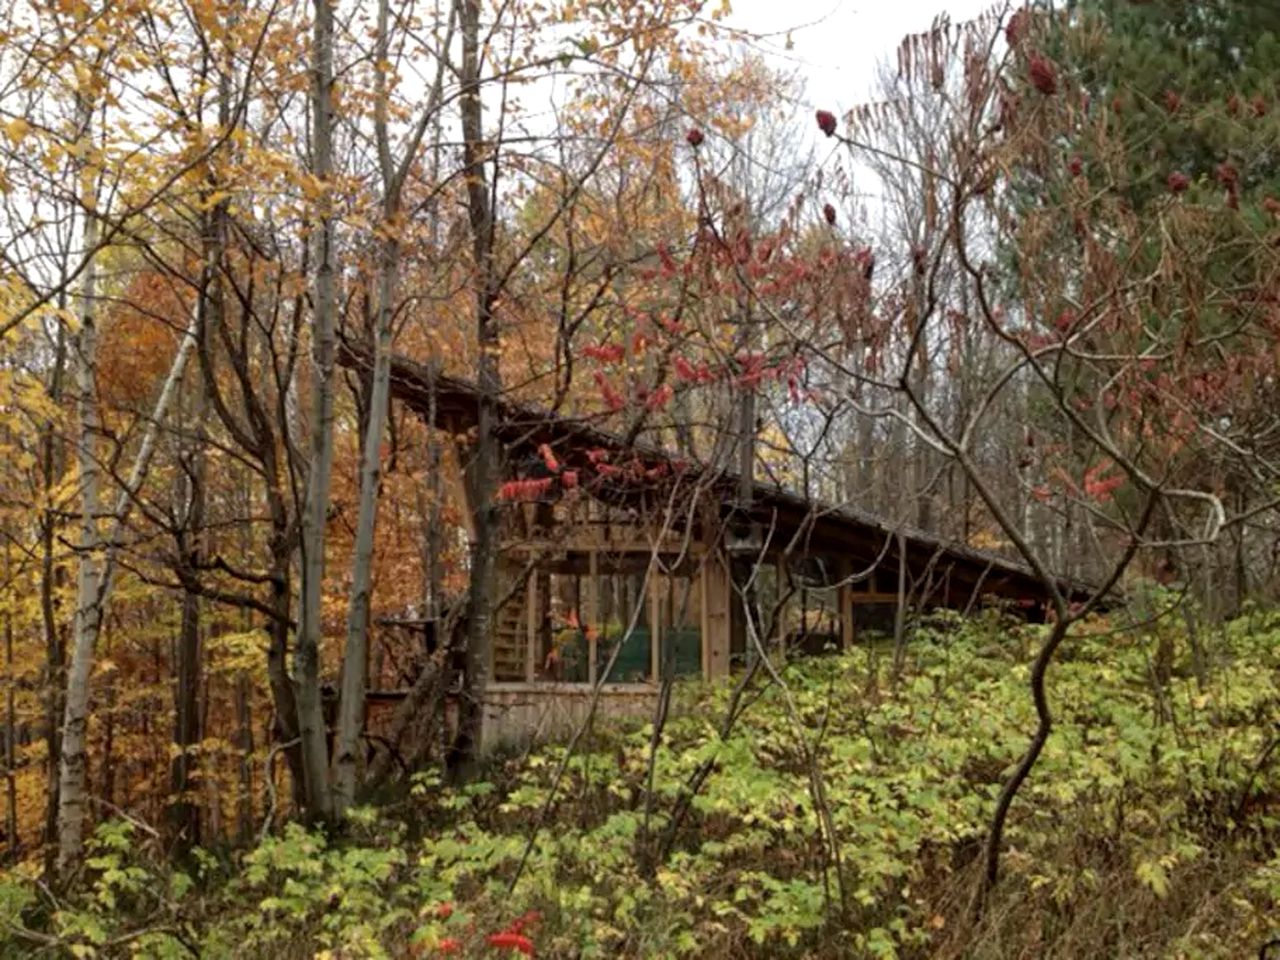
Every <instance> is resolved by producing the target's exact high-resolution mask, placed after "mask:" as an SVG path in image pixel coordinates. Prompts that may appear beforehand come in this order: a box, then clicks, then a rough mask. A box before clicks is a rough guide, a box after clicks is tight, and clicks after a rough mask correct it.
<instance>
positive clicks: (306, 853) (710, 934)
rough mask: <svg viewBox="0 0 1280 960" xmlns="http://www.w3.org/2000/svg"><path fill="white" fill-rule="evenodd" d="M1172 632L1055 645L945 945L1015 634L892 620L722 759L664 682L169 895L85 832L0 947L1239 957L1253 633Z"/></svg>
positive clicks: (158, 879) (781, 700) (1018, 645)
mask: <svg viewBox="0 0 1280 960" xmlns="http://www.w3.org/2000/svg"><path fill="white" fill-rule="evenodd" d="M1186 622H1187V621H1184V620H1183V619H1182V618H1181V617H1178V618H1177V619H1176V620H1175V619H1173V618H1169V617H1165V618H1158V619H1156V620H1155V621H1154V622H1152V623H1148V624H1146V625H1145V626H1140V627H1138V628H1135V629H1121V624H1120V623H1119V622H1118V621H1117V620H1112V621H1108V620H1105V619H1100V620H1096V621H1091V622H1089V623H1087V624H1085V625H1083V626H1082V627H1081V628H1080V629H1079V630H1078V631H1077V632H1076V633H1075V634H1074V635H1073V637H1072V638H1071V640H1070V641H1069V642H1068V644H1067V645H1066V647H1065V648H1064V651H1063V653H1062V655H1061V657H1060V660H1059V662H1058V663H1057V664H1056V665H1055V666H1054V668H1053V671H1052V673H1051V684H1050V691H1051V697H1052V703H1053V706H1054V709H1055V712H1056V716H1057V727H1056V729H1055V731H1054V734H1053V738H1052V740H1051V742H1050V745H1049V747H1048V748H1047V750H1046V751H1045V754H1044V756H1043V758H1042V759H1041V761H1040V763H1039V765H1038V766H1037V767H1036V770H1035V771H1034V773H1033V775H1032V778H1031V780H1030V781H1029V782H1028V784H1027V785H1026V786H1025V787H1024V789H1023V791H1022V793H1021V794H1020V795H1019V797H1018V799H1017V801H1016V803H1015V806H1014V813H1013V816H1012V819H1011V821H1010V825H1009V829H1008V833H1007V837H1006V848H1005V853H1004V857H1003V861H1002V863H1003V870H1004V872H1003V876H1002V879H1001V882H1000V884H999V886H998V887H997V888H996V890H995V892H994V894H993V895H992V896H991V898H990V899H989V900H988V902H987V905H986V909H985V911H984V914H983V916H982V918H981V920H980V921H978V922H976V923H975V921H974V919H973V911H972V909H971V908H972V892H973V890H974V888H975V886H976V882H977V877H978V873H979V870H980V866H979V862H978V861H979V859H980V857H979V853H980V849H981V841H982V839H983V837H984V834H985V831H986V827H987V822H988V819H989V817H990V814H991V809H992V806H993V803H994V797H995V794H996V791H997V790H998V787H999V784H1000V782H1001V780H1002V778H1003V777H1004V775H1005V774H1006V773H1007V771H1008V769H1009V768H1010V767H1011V765H1012V764H1013V762H1014V761H1015V760H1016V758H1017V756H1018V754H1019V752H1020V751H1021V750H1022V748H1023V747H1024V745H1025V742H1026V736H1027V731H1029V730H1030V729H1031V728H1032V726H1033V719H1034V718H1033V710H1032V706H1031V704H1030V701H1029V698H1028V695H1027V691H1026V677H1027V662H1028V660H1029V658H1030V656H1031V654H1032V652H1033V650H1034V648H1035V644H1036V641H1037V639H1038V636H1039V632H1040V631H1041V630H1042V629H1043V628H1039V627H1031V626H1019V625H1012V624H1009V623H1008V622H1002V621H1000V620H999V619H998V618H996V617H994V616H993V617H991V618H988V619H985V620H979V621H976V622H970V623H965V624H961V623H959V622H958V621H955V620H949V619H939V620H931V621H929V622H927V623H925V624H922V625H920V626H919V628H918V629H917V630H916V632H915V636H914V638H913V640H912V643H911V646H910V652H909V656H908V658H907V662H906V667H905V669H904V670H903V672H902V673H901V675H900V676H899V677H897V678H896V679H895V678H894V677H893V676H892V672H891V663H890V660H891V658H889V657H887V656H885V655H884V654H883V653H882V652H881V651H877V650H875V649H869V650H868V649H863V650H859V651H854V652H851V653H849V654H846V655H840V656H833V657H828V658H821V659H812V660H808V661H804V662H798V663H794V664H791V665H790V666H788V668H787V669H786V670H785V671H784V672H783V674H782V676H783V679H784V681H785V687H784V686H780V685H779V684H777V683H767V682H764V680H763V679H761V680H760V681H758V682H757V681H753V683H752V684H751V686H750V687H749V688H748V689H747V690H746V691H745V692H744V693H743V695H742V698H741V701H740V702H741V703H742V704H743V705H744V706H745V709H744V710H743V712H742V715H741V717H740V718H739V719H738V721H737V723H736V724H735V725H734V727H733V730H732V732H731V733H730V734H729V735H728V736H727V737H722V736H721V735H720V731H721V724H722V719H723V715H724V712H725V710H726V709H727V706H728V704H729V703H730V700H731V698H732V696H733V692H734V691H733V688H731V687H688V688H683V689H680V690H679V691H678V692H677V701H678V702H677V705H676V708H675V709H674V710H673V712H672V716H671V719H670V720H669V721H668V722H667V724H666V726H665V729H664V730H663V731H662V734H661V736H660V737H657V738H655V736H654V732H653V728H652V725H644V724H638V725H632V726H622V727H609V728H607V729H601V730H598V731H596V732H595V733H593V735H592V736H591V737H590V738H588V739H585V740H584V741H583V742H582V743H580V744H579V746H578V749H577V751H576V752H575V753H574V754H573V755H572V756H569V757H567V759H566V747H565V746H564V745H549V746H545V747H541V748H539V749H537V750H534V751H532V752H527V753H519V754H512V755H510V756H507V757H505V758H503V759H500V760H495V761H494V763H493V766H492V768H491V770H490V771H489V776H488V778H487V779H486V780H484V781H483V782H479V783H472V784H469V785H467V786H465V787H461V788H455V787H452V786H448V785H445V784H444V783H442V782H440V779H439V777H438V776H436V775H435V774H432V773H422V774H419V775H417V776H416V777H415V778H414V779H413V782H412V786H411V789H410V790H409V791H408V794H407V795H405V796H401V797H395V798H384V802H383V803H381V804H380V805H378V806H369V807H365V808H362V809H360V810H359V811H357V813H356V814H355V816H353V817H352V819H351V821H350V824H349V828H348V830H347V832H346V834H345V835H344V836H342V837H340V838H330V837H326V836H325V835H323V834H322V833H320V832H318V831H308V830H307V829H305V828H304V827H302V826H300V825H297V824H290V825H289V826H287V827H286V828H285V829H284V830H283V832H282V833H280V834H279V835H273V836H268V837H266V838H265V839H263V840H262V842H261V843H260V844H258V845H257V846H256V847H255V848H253V849H251V850H247V851H198V852H197V854H196V856H195V857H194V858H193V859H192V861H191V862H190V863H189V864H188V866H187V867H186V869H184V870H181V871H178V870H174V869H173V868H171V867H161V866H159V864H161V863H162V862H163V858H162V857H160V856H159V855H158V854H159V853H160V852H159V851H156V850H154V849H152V846H151V844H150V838H149V837H148V835H147V833H146V830H145V827H143V826H142V825H138V824H131V823H129V822H127V821H117V822H113V823H110V824H107V825H106V826H104V827H102V828H100V829H99V831H98V833H97V836H96V838H95V840H94V851H93V857H92V858H91V860H90V862H89V867H90V871H89V875H88V877H87V879H86V883H85V885H84V886H83V887H81V888H79V889H77V890H76V891H74V892H71V893H59V894H55V893H53V892H51V891H49V890H47V889H45V888H43V887H41V886H40V885H39V883H38V882H36V881H35V880H33V879H32V878H31V877H30V876H29V875H28V874H26V873H25V872H24V871H23V870H17V871H14V872H12V873H10V874H8V875H7V876H6V877H5V878H4V880H3V882H2V883H0V922H2V923H3V924H4V927H5V930H6V931H7V933H6V936H7V937H8V946H7V947H5V948H0V953H3V955H5V956H29V955H32V954H33V953H40V952H43V953H45V954H47V955H68V954H72V955H78V956H146V957H183V956H191V955H199V956H204V957H244V956H262V957H292V956H297V957H304V956H324V957H330V958H338V957H343V958H347V957H400V956H408V955H415V956H425V957H431V956H446V955H450V954H452V955H457V956H477V957H484V956H494V957H496V956H503V955H509V956H520V955H537V956H546V957H618V956H624V957H667V956H671V957H678V956H695V957H704V956H717V957H837V956H840V957H847V956H852V957H909V958H910V957H979V958H982V957H993V958H994V957H1001V958H1003V957H1086V956H1089V957H1095V956H1096V957H1101V956H1107V957H1188V958H1191V957H1196V958H1199V957H1204V958H1216V957H1222V958H1239V957H1248V956H1256V955H1257V953H1258V949H1259V947H1260V945H1261V944H1262V943H1263V942H1265V941H1266V940H1267V939H1268V938H1269V937H1274V936H1277V935H1280V930H1278V929H1277V927H1278V926H1280V911H1278V904H1280V848H1278V846H1277V839H1278V838H1280V772H1278V769H1280V757H1277V756H1276V754H1277V752H1280V751H1277V749H1276V737H1277V726H1278V721H1280V614H1276V613H1266V612H1261V611H1255V612H1253V613H1251V614H1250V615H1249V616H1246V617H1244V618H1242V619H1240V620H1237V621H1234V622H1232V623H1230V624H1227V625H1226V626H1224V627H1222V628H1219V629H1216V630H1213V631H1206V630H1203V629H1201V630H1198V631H1196V632H1195V633H1194V634H1188V632H1187V627H1186V626H1185V625H1184V624H1185V623H1186ZM1193 639H1194V640H1195V643H1194V644H1193V643H1192V642H1191V641H1192V640H1193ZM655 744H656V748H655ZM700 768H704V769H706V770H708V771H709V773H708V775H707V776H706V777H705V780H704V781H703V782H702V783H701V788H700V789H699V790H698V791H697V793H696V795H695V796H691V793H690V790H689V789H688V787H689V784H690V782H691V778H693V777H694V776H695V774H696V772H697V771H698V770H699V769H700ZM561 774H562V775H561ZM557 777H559V781H558V789H557V790H556V793H555V796H554V798H553V799H552V800H551V801H550V802H549V791H550V788H551V785H552V784H553V783H554V782H557ZM681 810H684V811H685V812H684V813H680V811H681ZM535 828H537V829H535ZM531 837H532V840H531V839H530V838H531Z"/></svg>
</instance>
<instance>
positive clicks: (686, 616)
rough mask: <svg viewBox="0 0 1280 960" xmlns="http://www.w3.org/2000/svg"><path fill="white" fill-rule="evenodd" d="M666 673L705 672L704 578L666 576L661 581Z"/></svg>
mask: <svg viewBox="0 0 1280 960" xmlns="http://www.w3.org/2000/svg"><path fill="white" fill-rule="evenodd" d="M659 590H660V593H659V600H660V603H659V606H660V608H661V611H662V626H663V633H662V648H661V651H660V654H661V657H662V663H661V668H662V672H663V675H664V676H668V675H670V676H675V677H689V676H701V674H702V578H701V577H700V576H699V575H698V574H696V573H695V574H693V575H691V576H687V577H664V578H662V580H661V581H659Z"/></svg>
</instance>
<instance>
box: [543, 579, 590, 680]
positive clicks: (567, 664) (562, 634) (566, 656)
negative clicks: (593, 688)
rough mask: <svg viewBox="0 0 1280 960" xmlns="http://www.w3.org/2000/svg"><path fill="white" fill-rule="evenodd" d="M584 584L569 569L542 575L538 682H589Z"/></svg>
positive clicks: (588, 650)
mask: <svg viewBox="0 0 1280 960" xmlns="http://www.w3.org/2000/svg"><path fill="white" fill-rule="evenodd" d="M543 583H545V589H544V588H543ZM586 584H587V576H586V574H585V573H580V572H577V571H574V570H572V569H569V570H562V571H560V572H546V573H543V574H542V582H541V583H540V584H539V588H538V597H539V599H540V601H541V603H540V607H541V609H540V611H539V617H538V663H537V669H536V674H537V677H538V679H539V680H554V681H557V682H561V683H587V682H589V681H590V679H591V677H590V674H589V669H590V662H591V654H590V648H589V645H588V643H587V635H586V631H585V630H584V628H583V625H584V624H585V623H586V622H587V617H586Z"/></svg>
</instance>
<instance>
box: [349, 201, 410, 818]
mask: <svg viewBox="0 0 1280 960" xmlns="http://www.w3.org/2000/svg"><path fill="white" fill-rule="evenodd" d="M394 215H395V211H394V209H392V210H389V211H388V219H392V218H394ZM388 228H389V229H394V226H393V225H391V224H388ZM399 261H400V244H399V242H398V241H397V240H396V239H395V238H394V237H390V236H389V237H387V238H386V239H385V240H384V241H383V254H382V263H381V265H380V268H379V277H378V314H377V321H376V323H377V329H376V331H375V333H374V360H373V384H372V389H371V390H370V397H369V422H368V425H367V429H366V432H365V437H364V444H363V451H362V456H361V460H360V513H359V517H358V518H357V521H356V542H355V556H354V558H353V560H352V563H351V598H350V605H349V607H348V610H347V645H346V651H345V655H344V656H343V660H342V692H341V700H340V703H339V713H338V733H337V746H336V747H335V749H334V753H335V757H334V791H333V792H334V796H333V803H334V809H335V812H337V813H342V812H343V811H344V810H346V809H347V807H349V806H350V805H351V803H352V801H353V800H354V799H355V789H356V769H357V764H358V759H359V750H360V735H361V733H362V732H363V729H364V690H365V674H366V673H367V669H366V668H367V664H368V660H369V602H370V591H371V587H372V581H373V545H374V544H373V535H374V528H375V522H376V520H377V512H378V488H379V486H380V485H381V483H382V457H381V452H382V451H381V447H382V434H383V431H384V430H385V429H386V421H387V407H388V405H389V403H390V396H391V320H392V316H393V314H394V311H395V303H394V298H395V295H396V286H397V282H396V279H397V274H398V269H399Z"/></svg>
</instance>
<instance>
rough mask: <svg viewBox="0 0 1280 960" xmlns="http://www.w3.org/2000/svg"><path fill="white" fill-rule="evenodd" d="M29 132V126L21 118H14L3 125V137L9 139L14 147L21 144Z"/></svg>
mask: <svg viewBox="0 0 1280 960" xmlns="http://www.w3.org/2000/svg"><path fill="white" fill-rule="evenodd" d="M30 132H31V124H29V123H27V121H26V120H24V119H23V118H22V117H14V118H13V119H12V120H10V121H9V122H8V123H6V124H5V125H4V135H5V136H6V137H8V138H9V142H10V143H12V144H13V145H14V146H15V147H16V146H18V144H20V143H22V141H23V140H25V139H26V138H27V134H28V133H30Z"/></svg>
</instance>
